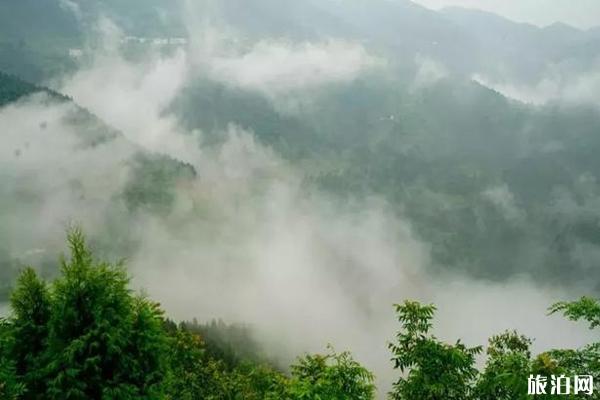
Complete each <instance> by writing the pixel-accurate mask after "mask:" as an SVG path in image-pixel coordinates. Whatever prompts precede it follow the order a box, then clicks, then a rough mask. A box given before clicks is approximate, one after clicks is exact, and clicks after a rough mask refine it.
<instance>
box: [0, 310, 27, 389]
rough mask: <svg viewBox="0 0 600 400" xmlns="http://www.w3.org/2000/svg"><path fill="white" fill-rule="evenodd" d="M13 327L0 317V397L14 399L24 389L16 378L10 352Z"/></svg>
mask: <svg viewBox="0 0 600 400" xmlns="http://www.w3.org/2000/svg"><path fill="white" fill-rule="evenodd" d="M13 338H14V331H13V327H12V326H11V325H10V324H9V323H8V322H7V321H6V320H4V319H0V399H6V400H15V399H18V398H19V396H20V395H21V394H23V392H24V391H25V387H24V385H23V384H22V383H20V382H19V379H18V378H17V373H16V368H15V360H14V357H13V355H12V354H11V353H10V349H12V348H13V346H14V344H13Z"/></svg>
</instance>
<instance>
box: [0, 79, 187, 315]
mask: <svg viewBox="0 0 600 400" xmlns="http://www.w3.org/2000/svg"><path fill="white" fill-rule="evenodd" d="M0 119H1V120H0V126H2V129H1V130H0V220H1V221H3V223H2V224H0V303H2V302H3V301H4V300H6V298H7V295H8V291H9V288H10V285H12V283H13V282H14V278H15V276H16V274H17V272H18V270H19V269H21V268H22V267H23V265H25V264H28V263H29V262H30V261H31V260H32V259H35V260H38V261H40V263H41V265H42V266H44V271H45V273H46V274H50V275H52V274H54V273H55V272H56V271H57V266H56V260H55V259H54V258H52V259H48V258H46V257H47V255H46V251H45V249H40V248H39V246H40V243H44V245H46V244H47V245H51V244H52V241H47V238H45V237H44V235H45V234H48V232H47V231H46V229H47V224H49V223H51V222H49V221H55V220H56V219H57V218H58V219H60V218H61V217H60V215H61V213H65V220H60V221H59V223H60V224H68V223H69V222H73V223H78V222H84V221H89V220H90V219H91V220H93V219H94V218H97V221H96V223H95V224H94V234H93V235H92V239H93V241H94V242H95V244H96V245H97V247H98V248H100V249H102V251H103V252H105V253H106V254H109V255H111V254H112V255H116V254H118V253H120V254H121V256H122V255H123V254H129V252H128V251H130V250H131V247H132V246H135V242H134V241H133V239H132V235H131V232H132V231H133V230H134V229H135V226H136V221H137V219H136V218H137V216H138V215H140V214H144V215H156V216H160V215H164V214H168V213H169V212H170V210H171V208H172V206H173V204H174V201H175V193H176V187H177V185H179V184H180V183H182V182H186V181H189V180H192V179H194V177H195V170H194V168H193V167H192V166H190V165H188V164H184V163H182V162H179V161H177V160H175V159H173V158H170V157H168V156H165V155H161V154H155V153H151V152H149V151H147V150H145V149H143V148H141V147H139V146H136V145H134V144H133V143H131V142H129V141H128V140H126V138H125V137H124V136H123V134H122V133H121V132H119V131H117V130H115V129H113V128H111V127H110V126H108V125H107V124H106V123H104V122H103V121H101V120H100V119H99V118H97V117H96V116H95V115H93V114H91V113H90V112H89V111H87V110H85V109H84V108H82V107H79V106H78V105H77V104H75V103H74V102H73V101H72V100H71V99H70V98H68V97H66V96H64V95H62V94H60V93H57V92H55V91H52V90H50V89H48V88H45V87H41V86H37V85H33V84H31V83H28V82H26V81H23V80H21V79H19V78H17V77H14V76H11V75H8V74H5V73H1V72H0ZM44 210H47V211H44ZM44 212H47V213H48V214H47V215H44V214H43V213H44ZM116 235H118V238H119V239H118V240H115V236H116ZM42 238H43V239H42ZM19 249H20V250H19ZM48 256H49V255H48ZM52 257H53V256H52Z"/></svg>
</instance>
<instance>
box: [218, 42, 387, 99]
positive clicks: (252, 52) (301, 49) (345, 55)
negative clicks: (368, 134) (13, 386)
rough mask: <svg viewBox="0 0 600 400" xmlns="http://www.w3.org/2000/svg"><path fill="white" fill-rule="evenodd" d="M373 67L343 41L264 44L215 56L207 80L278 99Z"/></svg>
mask: <svg viewBox="0 0 600 400" xmlns="http://www.w3.org/2000/svg"><path fill="white" fill-rule="evenodd" d="M376 64H377V60H376V59H375V58H373V57H371V56H370V55H369V54H368V53H367V51H366V50H365V49H364V48H363V47H362V46H360V45H357V44H354V43H351V42H346V41H343V40H333V39H332V40H329V41H326V42H320V43H290V42H285V41H271V40H265V41H261V42H258V43H256V44H255V45H253V46H252V47H251V48H250V49H249V50H248V51H246V52H243V53H241V54H236V55H233V56H226V55H225V56H224V55H219V54H215V55H213V59H212V60H211V62H210V69H209V76H210V77H211V78H212V79H214V80H215V81H218V82H221V83H224V84H226V85H230V86H234V87H239V88H241V89H245V90H253V91H258V92H260V93H263V94H265V95H267V96H278V95H282V94H287V93H290V92H294V91H300V90H307V89H309V90H310V89H312V88H315V87H319V86H322V85H326V84H330V83H344V82H350V81H353V80H354V79H356V78H357V77H358V76H359V75H360V74H361V73H362V72H364V71H365V70H367V69H368V68H370V67H372V66H374V65H376Z"/></svg>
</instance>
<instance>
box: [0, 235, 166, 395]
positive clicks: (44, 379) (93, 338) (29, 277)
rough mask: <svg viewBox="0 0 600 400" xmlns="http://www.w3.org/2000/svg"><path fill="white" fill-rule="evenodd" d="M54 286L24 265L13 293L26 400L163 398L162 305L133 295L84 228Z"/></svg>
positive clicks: (16, 351)
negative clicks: (95, 251)
mask: <svg viewBox="0 0 600 400" xmlns="http://www.w3.org/2000/svg"><path fill="white" fill-rule="evenodd" d="M69 244H70V249H71V257H70V259H69V260H62V276H61V277H60V278H59V279H57V280H56V281H54V282H53V283H52V284H51V285H50V289H49V290H48V289H47V287H46V284H45V283H44V282H43V281H41V280H40V279H39V278H38V277H37V275H36V274H35V272H34V271H33V270H31V269H27V270H25V271H24V272H23V274H22V275H21V277H20V278H19V281H18V283H17V286H16V289H15V291H14V293H13V295H12V297H11V306H12V310H13V315H12V317H11V319H10V332H11V336H12V343H11V346H10V349H11V350H10V351H11V357H12V359H13V360H14V363H15V371H16V376H17V378H18V379H19V382H20V383H21V384H22V385H23V386H24V388H25V391H26V392H25V393H26V396H27V398H28V399H36V398H39V399H127V398H135V399H154V398H159V396H160V390H161V383H162V375H163V373H164V370H165V364H164V361H163V359H164V355H165V352H166V335H165V332H164V330H163V326H162V312H161V311H160V310H159V309H158V307H157V306H156V305H155V304H153V303H151V302H149V301H148V300H146V299H144V298H141V297H136V296H134V295H133V294H132V293H131V292H130V290H129V289H128V283H129V278H128V277H127V274H126V273H125V271H124V269H123V267H122V265H111V264H108V263H101V262H96V261H95V260H94V259H93V257H92V254H91V253H90V250H89V248H88V247H87V245H86V242H85V239H84V237H83V234H82V233H81V231H80V230H78V229H75V230H73V231H72V232H71V233H70V234H69Z"/></svg>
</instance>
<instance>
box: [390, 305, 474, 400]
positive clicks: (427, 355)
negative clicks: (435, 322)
mask: <svg viewBox="0 0 600 400" xmlns="http://www.w3.org/2000/svg"><path fill="white" fill-rule="evenodd" d="M435 310H436V308H435V306H433V305H421V304H419V303H418V302H412V301H406V302H404V303H403V304H398V305H396V312H397V313H398V319H399V321H400V323H401V324H402V330H400V331H399V332H398V334H397V335H396V343H390V344H389V348H390V350H391V351H392V354H393V358H392V361H393V362H394V368H396V369H400V371H401V372H402V373H403V376H401V377H400V378H399V379H398V381H397V382H395V383H394V390H393V392H392V393H390V396H391V398H393V399H398V400H412V399H422V400H442V399H444V400H465V399H468V398H470V396H471V394H472V383H473V382H474V380H475V378H476V377H477V373H478V371H477V369H476V368H475V356H476V355H477V354H478V353H480V352H481V347H473V348H469V347H466V346H465V345H464V344H462V343H461V342H460V341H457V342H456V344H454V345H450V344H446V343H442V342H440V341H438V340H437V339H436V338H435V336H433V335H432V334H431V333H430V330H431V328H432V323H431V320H432V319H433V316H434V313H435Z"/></svg>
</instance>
